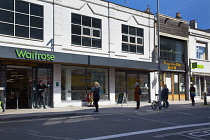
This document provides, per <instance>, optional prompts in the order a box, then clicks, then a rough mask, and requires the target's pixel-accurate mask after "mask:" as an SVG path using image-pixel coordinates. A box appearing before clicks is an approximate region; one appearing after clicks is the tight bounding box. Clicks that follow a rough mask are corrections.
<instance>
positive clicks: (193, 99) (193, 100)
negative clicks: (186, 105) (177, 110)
mask: <svg viewBox="0 0 210 140" xmlns="http://www.w3.org/2000/svg"><path fill="white" fill-rule="evenodd" d="M190 98H191V100H192V105H194V104H195V96H192V95H190Z"/></svg>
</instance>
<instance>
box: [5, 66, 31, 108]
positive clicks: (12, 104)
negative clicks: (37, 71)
mask: <svg viewBox="0 0 210 140" xmlns="http://www.w3.org/2000/svg"><path fill="white" fill-rule="evenodd" d="M6 75H7V76H6V77H7V81H6V83H7V86H6V108H7V109H16V108H17V109H18V108H20V109H21V108H29V107H30V100H29V96H30V95H31V87H32V82H31V81H32V67H30V66H13V65H8V66H7V67H6Z"/></svg>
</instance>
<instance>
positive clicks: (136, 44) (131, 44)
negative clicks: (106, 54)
mask: <svg viewBox="0 0 210 140" xmlns="http://www.w3.org/2000/svg"><path fill="white" fill-rule="evenodd" d="M126 27H127V29H126ZM130 28H131V29H134V30H135V35H134V34H131V33H130ZM125 30H126V31H125ZM138 30H142V31H143V34H142V36H139V35H138V33H137V31H138ZM121 33H122V48H121V50H122V52H123V53H124V52H126V53H134V54H144V29H143V28H139V27H134V26H130V25H125V24H122V26H121ZM123 37H127V41H125V40H123ZM131 38H135V39H134V41H133V42H132V41H131ZM138 39H142V43H141V44H139V43H138ZM125 44H127V46H128V49H127V51H125V50H124V49H123V46H125ZM133 45H135V47H136V51H135V52H134V51H131V48H130V46H133ZM138 46H141V47H142V48H143V50H142V52H138V48H139V47H138Z"/></svg>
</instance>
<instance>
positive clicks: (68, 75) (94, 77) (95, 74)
mask: <svg viewBox="0 0 210 140" xmlns="http://www.w3.org/2000/svg"><path fill="white" fill-rule="evenodd" d="M61 81H62V82H61V90H62V94H61V99H62V100H85V99H86V95H87V93H90V92H91V91H93V89H94V87H93V85H94V82H99V84H100V99H108V70H107V69H100V68H87V67H74V66H62V75H61Z"/></svg>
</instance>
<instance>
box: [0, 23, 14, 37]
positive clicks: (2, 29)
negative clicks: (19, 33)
mask: <svg viewBox="0 0 210 140" xmlns="http://www.w3.org/2000/svg"><path fill="white" fill-rule="evenodd" d="M0 34H6V35H14V26H13V25H12V24H6V23H1V22H0Z"/></svg>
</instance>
